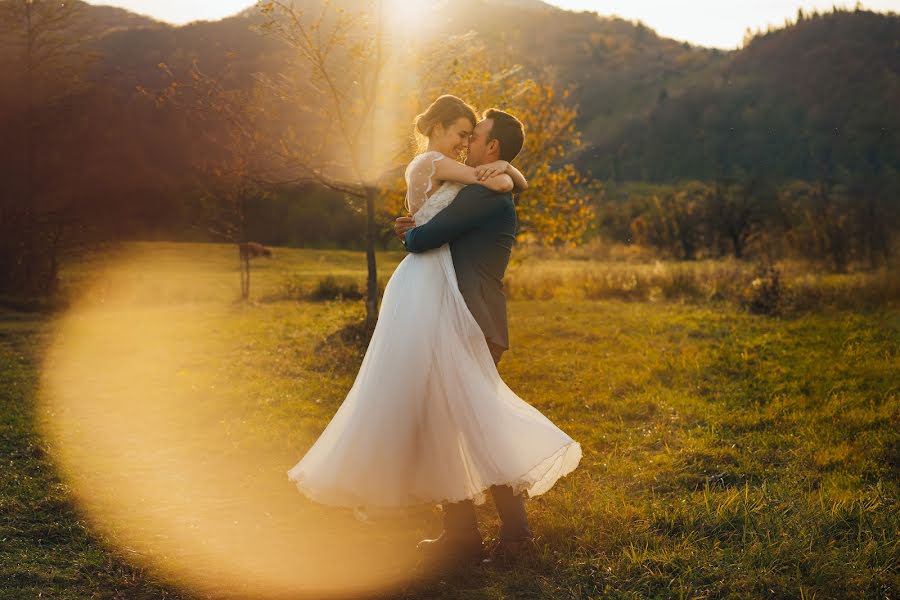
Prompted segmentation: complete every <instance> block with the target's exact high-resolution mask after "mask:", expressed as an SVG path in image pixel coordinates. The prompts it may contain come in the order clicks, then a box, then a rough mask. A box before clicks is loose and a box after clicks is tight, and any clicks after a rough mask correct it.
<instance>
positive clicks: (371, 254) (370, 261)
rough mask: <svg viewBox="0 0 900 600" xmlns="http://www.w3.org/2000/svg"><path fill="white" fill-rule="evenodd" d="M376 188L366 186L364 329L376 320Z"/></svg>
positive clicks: (368, 327)
mask: <svg viewBox="0 0 900 600" xmlns="http://www.w3.org/2000/svg"><path fill="white" fill-rule="evenodd" d="M377 194H378V190H377V189H376V188H375V187H371V186H367V187H366V263H367V267H368V277H367V280H366V330H367V331H372V330H373V329H375V323H376V322H377V321H378V269H377V267H376V264H375V238H376V237H377V236H376V229H375V197H376V196H377Z"/></svg>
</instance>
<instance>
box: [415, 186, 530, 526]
mask: <svg viewBox="0 0 900 600" xmlns="http://www.w3.org/2000/svg"><path fill="white" fill-rule="evenodd" d="M515 234H516V208H515V204H514V203H513V200H512V196H511V195H510V194H498V193H494V192H492V191H490V190H488V189H487V188H486V187H484V186H481V185H467V186H466V187H464V188H463V189H462V190H460V192H459V193H458V194H457V195H456V198H455V199H454V200H453V202H451V203H450V205H449V206H448V207H447V208H445V209H444V210H442V211H441V212H439V213H438V214H436V215H435V216H434V217H433V218H432V219H431V220H430V221H428V222H427V223H425V224H424V225H422V226H420V227H414V228H413V229H410V230H409V231H407V232H406V236H405V238H404V240H403V245H404V246H406V249H407V250H409V251H410V252H425V251H426V250H431V249H433V248H438V247H440V246H441V245H443V244H446V243H449V244H450V252H451V254H452V255H453V268H454V270H455V272H456V278H457V283H458V284H459V291H460V292H461V293H462V295H463V298H465V300H466V305H467V306H468V307H469V310H470V311H471V312H472V316H473V317H475V321H477V322H478V326H479V327H480V328H481V331H482V332H483V333H484V336H485V339H486V340H487V343H488V348H490V350H491V356H493V358H494V363H495V364H496V363H498V362H500V356H501V355H502V354H503V351H504V350H506V348H508V347H509V334H508V331H507V322H506V297H505V296H504V294H503V274H504V273H505V271H506V267H507V265H508V264H509V257H510V252H511V251H512V245H513V242H514V241H515ZM490 490H491V496H492V497H493V499H494V505H495V506H496V507H497V512H498V513H499V515H500V520H501V521H502V525H501V526H500V539H502V540H504V541H508V540H517V539H521V538H523V537H531V530H530V529H529V527H528V518H527V516H526V514H525V499H524V496H523V495H521V494H520V495H518V496H514V495H513V490H512V488H511V487H510V486H508V485H501V486H497V485H494V486H491V487H490ZM523 494H524V492H523ZM441 506H442V507H443V509H444V531H446V532H447V534H448V535H450V536H454V537H456V536H469V535H472V534H476V535H479V534H478V522H477V520H476V518H475V506H474V503H473V502H472V500H464V501H462V502H452V503H447V502H445V503H443V504H442V505H441ZM479 537H480V536H479Z"/></svg>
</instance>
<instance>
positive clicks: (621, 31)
mask: <svg viewBox="0 0 900 600" xmlns="http://www.w3.org/2000/svg"><path fill="white" fill-rule="evenodd" d="M91 10H92V11H98V13H99V11H109V9H105V8H102V7H91ZM445 10H447V13H446V15H445V17H446V18H444V19H441V20H440V24H439V25H438V26H436V27H434V28H433V29H434V32H435V34H437V35H449V34H452V33H459V32H463V31H468V30H475V31H477V32H478V33H479V36H480V37H481V38H482V39H483V40H484V41H485V42H486V43H487V44H488V45H489V47H492V48H493V49H494V50H495V51H498V52H508V53H509V54H510V55H511V56H512V57H513V58H514V59H515V60H517V61H518V62H521V63H523V64H525V65H526V66H528V67H529V68H532V69H546V70H547V71H549V72H550V73H551V74H552V75H553V77H554V78H555V80H556V82H557V85H558V86H560V87H571V88H572V89H573V92H574V93H573V96H572V98H573V101H574V102H576V103H577V104H578V106H579V111H580V117H579V126H580V129H581V131H582V132H583V134H584V142H585V144H584V147H583V149H582V151H581V152H580V153H579V155H578V156H577V165H578V166H579V167H580V168H582V169H584V170H587V171H590V172H591V173H593V175H594V176H596V177H601V178H604V179H607V178H615V179H617V180H620V181H621V180H647V181H671V180H677V179H682V178H702V179H708V178H711V177H714V176H715V175H716V174H721V173H726V174H727V173H736V172H754V171H760V170H763V171H766V172H767V173H768V174H770V175H772V176H774V177H796V178H801V179H812V178H815V177H819V176H834V175H836V174H838V173H839V172H840V171H841V170H842V169H843V170H859V169H869V170H876V171H877V170H879V169H883V168H885V167H892V168H896V167H897V166H898V164H900V154H898V147H900V139H898V131H900V111H897V110H896V108H895V107H896V105H897V104H898V103H900V50H898V48H897V45H896V40H898V39H900V16H898V15H897V14H896V13H891V14H883V13H874V12H870V11H865V10H855V11H841V10H836V11H833V12H829V13H824V14H811V15H805V16H800V17H798V19H797V20H796V21H795V22H794V23H793V24H792V25H790V26H787V27H783V28H780V29H776V30H773V31H770V32H768V33H760V34H758V35H757V36H756V37H754V38H753V39H752V40H751V41H750V42H749V43H747V44H746V45H745V46H744V47H743V48H742V49H740V50H736V51H731V52H727V51H721V50H716V49H709V48H703V47H699V46H693V45H690V44H687V43H681V42H677V41H674V40H671V39H667V38H663V37H660V36H659V35H657V34H656V33H655V32H654V31H653V30H652V29H650V28H648V27H646V26H644V25H643V24H641V23H638V22H632V21H626V20H623V19H620V18H617V17H607V16H603V15H598V14H596V13H590V12H581V13H575V12H570V11H564V10H561V9H558V8H555V7H551V6H549V5H546V4H543V3H541V2H537V1H529V2H510V1H503V0H459V1H458V2H454V3H453V4H452V6H449V5H448V7H447V8H446V9H445ZM120 12H122V11H120ZM124 14H127V13H124ZM106 18H107V20H109V19H110V18H111V16H110V15H108V14H107V15H106ZM252 21H253V13H252V9H251V10H248V11H245V13H243V14H242V15H239V16H236V17H233V18H229V19H224V20H222V21H218V22H211V23H205V22H201V23H194V24H191V25H188V26H185V27H181V28H171V27H164V26H157V28H156V29H155V31H153V30H147V29H143V30H130V31H121V30H120V31H118V32H116V33H115V34H114V36H113V37H112V38H111V39H110V40H107V42H106V44H105V45H104V46H105V48H104V49H105V50H106V51H107V53H108V55H107V59H106V60H107V61H110V62H111V63H113V64H116V63H121V64H117V65H116V66H118V67H119V68H117V69H116V72H118V73H120V74H122V76H123V77H127V78H129V79H131V80H132V81H129V83H132V82H133V81H134V80H139V79H141V78H146V79H147V80H149V81H154V80H155V78H156V77H157V76H158V69H157V66H156V65H157V63H158V62H160V61H166V62H173V63H177V62H178V60H179V58H183V57H186V56H198V57H200V58H201V60H203V61H205V64H206V65H207V66H208V67H209V68H210V69H212V70H215V68H216V66H217V65H218V64H221V63H222V62H223V61H224V57H225V54H226V52H227V51H229V50H231V51H233V52H235V53H236V55H237V60H239V61H242V62H243V64H244V65H245V68H246V69H247V70H274V69H277V65H274V64H272V63H273V62H275V61H276V60H277V59H276V58H275V54H273V53H274V52H275V49H274V46H273V44H272V43H271V42H270V41H267V40H264V39H260V36H259V35H258V34H256V33H253V32H251V31H249V30H248V29H247V27H248V25H249V24H250V23H251V22H252ZM123 23H124V24H126V25H129V24H131V23H132V21H130V20H129V19H125V18H124V16H123ZM500 24H502V26H501V25H500ZM150 31H153V33H151V32H150ZM125 61H127V64H125Z"/></svg>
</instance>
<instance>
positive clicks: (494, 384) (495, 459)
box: [288, 244, 581, 514]
mask: <svg viewBox="0 0 900 600" xmlns="http://www.w3.org/2000/svg"><path fill="white" fill-rule="evenodd" d="M535 376H539V374H536V375H535ZM580 460H581V446H580V445H579V444H578V442H576V441H574V440H573V439H572V438H571V437H569V436H568V435H567V434H566V433H565V432H563V431H562V430H560V429H559V428H558V427H557V426H556V425H554V424H553V423H552V422H551V421H550V420H549V419H548V418H547V417H545V416H544V415H543V414H542V413H541V412H540V411H538V410H537V409H536V408H534V407H533V406H531V405H530V404H528V403H527V402H525V401H524V400H522V399H521V398H519V396H517V395H516V394H515V393H514V392H513V391H512V390H511V389H510V388H509V387H508V386H507V385H506V384H505V383H504V382H503V380H502V379H501V378H500V375H499V373H498V372H497V368H496V366H495V365H494V361H493V359H492V358H491V353H490V350H489V349H488V346H487V342H486V341H485V338H484V334H483V333H482V331H481V329H480V328H479V326H478V323H477V322H476V321H475V318H474V317H473V316H472V313H471V312H470V311H469V309H468V307H467V306H466V303H465V300H464V299H463V296H462V294H461V292H460V291H459V288H458V285H457V280H456V272H455V270H454V268H453V260H452V257H451V254H450V247H449V245H447V244H445V245H443V246H441V247H440V248H437V249H435V250H431V251H429V252H425V253H421V254H412V253H411V254H408V255H407V256H406V257H405V258H404V259H403V261H402V262H401V263H400V265H399V266H398V267H397V269H396V270H395V271H394V273H393V275H392V276H391V278H390V280H389V281H388V283H387V286H386V288H385V291H384V296H383V299H382V304H381V308H380V311H379V319H378V324H377V326H376V328H375V331H374V333H373V335H372V339H371V341H370V343H369V347H368V349H367V351H366V354H365V357H364V358H363V361H362V365H361V366H360V369H359V373H358V374H357V376H356V380H355V382H354V383H353V386H352V388H351V389H350V392H349V393H348V394H347V397H346V398H345V399H344V402H343V403H342V404H341V406H340V407H339V408H338V410H337V412H336V413H335V414H334V416H333V417H332V419H331V421H330V422H329V423H328V425H327V427H326V428H325V430H324V431H323V432H322V434H321V436H320V437H319V438H318V439H317V440H316V442H315V443H314V444H313V445H312V447H311V448H309V450H308V451H307V452H306V454H305V455H304V456H303V457H302V459H301V460H300V461H299V462H298V463H297V464H296V465H294V466H293V467H292V468H291V469H290V470H288V478H289V479H290V480H291V481H293V482H294V483H295V484H296V485H297V487H298V489H299V490H300V491H301V492H302V493H303V494H304V495H305V496H306V497H308V498H309V499H311V500H313V501H316V502H319V503H323V504H329V505H334V506H345V507H353V508H355V509H356V511H357V512H361V513H362V514H365V512H366V511H367V510H369V509H371V508H373V507H383V508H388V509H389V508H396V507H408V506H412V505H420V504H437V503H441V502H458V501H461V500H464V499H472V500H473V501H474V503H475V504H483V503H484V502H485V491H486V490H487V488H489V487H490V486H491V485H494V484H498V485H502V484H506V485H510V486H512V488H513V490H514V492H515V493H520V492H523V491H524V492H527V496H528V497H534V496H537V495H539V494H543V493H544V492H546V491H547V490H549V489H550V488H551V487H552V486H553V484H554V483H555V482H556V481H557V480H558V479H559V478H560V477H562V476H564V475H567V474H568V473H570V472H571V471H573V470H574V469H575V467H576V466H577V465H578V463H579V461H580Z"/></svg>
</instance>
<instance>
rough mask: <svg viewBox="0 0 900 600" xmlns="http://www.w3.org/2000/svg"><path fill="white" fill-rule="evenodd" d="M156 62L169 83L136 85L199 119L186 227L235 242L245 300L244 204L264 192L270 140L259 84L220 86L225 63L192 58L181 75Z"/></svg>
mask: <svg viewBox="0 0 900 600" xmlns="http://www.w3.org/2000/svg"><path fill="white" fill-rule="evenodd" d="M231 58H233V56H232V57H231ZM159 66H160V68H161V69H162V70H163V71H165V73H166V74H167V75H168V76H169V79H170V82H169V85H168V86H167V87H166V88H165V89H164V90H162V92H161V93H159V94H152V93H150V92H148V91H147V90H146V89H144V88H143V87H139V88H138V89H139V90H140V91H142V92H143V93H144V94H146V95H149V96H151V97H153V98H154V100H155V102H156V103H157V106H159V107H161V106H163V105H165V104H168V105H171V106H177V107H178V108H180V109H182V110H184V111H185V116H191V117H193V118H194V119H195V121H194V122H195V123H200V126H199V127H197V126H194V127H192V129H193V131H195V132H196V133H197V136H196V138H197V139H195V140H193V141H194V150H195V152H194V153H193V154H194V156H193V157H192V167H193V168H194V171H195V177H196V179H197V180H198V181H199V189H200V191H201V193H200V196H199V198H198V201H199V215H197V220H198V221H199V223H198V222H195V223H192V226H193V227H194V228H197V229H202V230H203V231H205V232H206V233H209V234H212V235H213V236H214V237H216V238H218V239H220V240H223V241H226V242H230V243H233V244H235V247H236V248H237V250H238V259H239V262H240V269H239V271H240V276H241V300H242V301H244V302H246V301H248V300H249V299H250V253H249V252H247V250H246V248H247V246H246V244H247V242H249V241H251V240H249V239H248V230H249V214H250V211H249V204H250V203H251V202H258V201H261V200H262V199H263V198H266V197H268V194H269V190H268V189H267V186H266V180H267V171H266V169H267V164H270V163H271V160H270V155H269V153H268V150H269V149H270V148H271V144H270V143H268V142H267V141H265V140H266V134H267V130H266V127H265V110H264V108H263V94H262V87H261V86H260V85H259V83H258V82H256V81H249V82H248V81H236V82H234V85H232V86H231V87H226V86H225V84H224V83H223V82H224V81H227V80H230V79H232V75H231V73H230V72H229V69H228V66H227V65H226V69H225V72H224V73H222V74H220V75H218V76H214V75H212V74H209V73H206V72H205V71H203V70H202V69H201V68H200V66H199V64H198V61H197V60H196V59H194V60H193V61H192V63H191V66H190V67H189V68H188V69H187V73H186V74H185V75H184V76H183V77H182V79H181V80H179V78H178V77H176V75H175V74H173V72H172V71H171V70H170V68H169V66H168V65H166V64H164V63H161V64H160V65H159Z"/></svg>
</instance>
